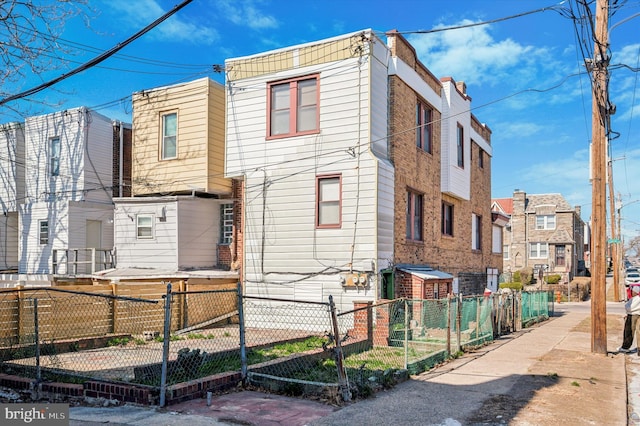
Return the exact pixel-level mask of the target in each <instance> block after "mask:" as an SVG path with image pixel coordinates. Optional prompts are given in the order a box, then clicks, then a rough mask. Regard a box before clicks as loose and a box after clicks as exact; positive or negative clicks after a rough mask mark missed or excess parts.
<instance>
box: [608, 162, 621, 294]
mask: <svg viewBox="0 0 640 426" xmlns="http://www.w3.org/2000/svg"><path fill="white" fill-rule="evenodd" d="M612 163H613V159H612V158H609V159H608V160H607V181H608V184H609V212H610V213H609V214H610V216H611V220H610V222H611V234H610V235H611V265H612V268H613V300H614V301H615V302H619V301H620V268H619V266H618V264H619V263H620V257H619V256H620V248H619V247H620V240H619V237H618V232H617V231H616V208H615V207H616V206H615V203H616V200H615V198H616V196H615V194H614V192H613V166H612Z"/></svg>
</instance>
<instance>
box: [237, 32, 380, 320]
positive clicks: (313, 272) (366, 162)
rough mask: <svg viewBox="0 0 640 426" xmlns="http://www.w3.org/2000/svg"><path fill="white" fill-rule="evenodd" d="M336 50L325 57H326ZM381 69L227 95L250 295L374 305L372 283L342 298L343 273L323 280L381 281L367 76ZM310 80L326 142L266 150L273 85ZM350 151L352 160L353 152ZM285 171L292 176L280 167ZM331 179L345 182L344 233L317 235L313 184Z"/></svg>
mask: <svg viewBox="0 0 640 426" xmlns="http://www.w3.org/2000/svg"><path fill="white" fill-rule="evenodd" d="M376 44H377V43H373V45H376ZM333 48H334V47H333V46H331V45H328V46H326V47H324V49H326V50H325V51H326V52H330V51H331V49H333ZM326 55H327V54H325V56H326ZM325 56H323V57H325ZM326 57H330V55H329V56H326ZM381 59H382V58H374V59H372V61H359V60H358V58H357V57H355V58H349V59H342V60H340V61H337V62H334V63H326V62H325V63H318V64H314V65H311V66H307V67H300V68H297V69H283V70H282V71H281V72H278V73H277V77H276V76H275V74H269V75H262V76H257V77H253V78H247V79H242V80H233V81H232V82H230V83H231V84H232V86H233V87H234V90H233V91H231V92H229V93H228V94H227V110H228V111H233V114H228V115H227V120H228V121H227V145H226V158H225V160H226V161H225V167H226V172H225V174H226V176H228V177H233V176H244V178H245V187H246V191H245V194H244V199H243V203H244V205H243V207H244V230H245V234H244V255H245V259H244V265H245V276H246V281H245V283H246V292H247V294H249V295H270V296H274V297H285V298H292V297H293V298H300V299H304V300H318V301H320V300H322V301H326V300H327V296H328V295H329V294H336V293H337V292H339V293H340V294H341V297H340V301H339V303H340V306H341V308H342V307H344V308H347V307H352V306H353V305H352V301H353V300H355V299H362V298H363V297H364V298H365V299H366V298H369V299H370V300H371V299H373V298H374V297H375V290H376V286H375V282H374V283H373V284H372V285H367V286H366V288H365V289H364V290H362V289H361V291H360V292H359V293H358V292H345V291H344V290H343V289H342V286H341V284H340V280H339V276H338V274H337V273H336V274H331V275H318V274H317V272H318V271H322V270H324V269H326V265H335V267H336V269H338V268H348V266H346V265H348V264H349V263H352V267H353V268H354V269H355V270H366V271H371V272H372V273H373V276H374V279H375V271H372V264H373V267H375V266H376V263H377V260H378V258H377V256H376V248H377V246H376V243H377V235H378V229H377V227H378V223H379V222H378V212H377V207H378V193H377V191H378V187H377V179H378V167H377V163H378V160H377V158H376V157H374V156H372V155H370V154H368V153H367V149H368V147H369V142H370V121H369V118H370V114H371V112H370V110H369V108H370V107H372V105H371V96H372V95H371V93H370V88H371V87H372V86H371V85H370V80H369V73H370V70H369V69H368V67H369V64H370V62H376V61H380V60H381ZM256 60H261V58H260V56H256ZM230 61H233V60H230ZM327 69H331V71H330V72H328V71H326V70H327ZM313 74H318V75H319V81H320V84H319V86H320V93H319V95H320V101H319V105H320V110H319V119H320V129H319V133H317V134H316V133H314V134H312V135H306V136H291V137H287V138H283V139H269V140H265V135H266V134H267V132H266V123H267V112H268V109H267V107H266V99H265V95H264V94H265V92H266V88H267V84H268V83H269V82H271V81H277V80H285V79H292V78H297V77H303V76H305V75H313ZM378 76H379V78H377V79H376V81H378V82H381V86H376V90H382V92H381V93H378V94H377V99H379V100H380V101H381V102H380V105H376V106H375V108H376V111H375V114H380V113H381V112H382V111H383V110H386V94H387V90H386V89H387V88H386V83H382V81H383V80H384V78H383V75H382V74H379V75H378ZM385 77H386V76H385ZM381 125H384V123H382V124H381ZM380 131H381V132H384V133H382V134H381V135H380V136H384V135H386V127H385V129H384V130H380ZM345 144H347V145H345ZM349 147H351V148H352V149H353V154H355V156H354V155H351V154H349V152H347V151H346V149H347V148H349ZM381 152H383V151H381ZM283 162H284V163H286V164H287V167H286V168H283V167H281V166H279V164H282V163H283ZM334 174H340V175H341V177H342V214H341V220H342V225H341V227H340V228H326V229H317V228H316V226H315V208H316V195H315V194H316V190H315V187H316V176H322V175H334ZM391 175H392V173H391ZM265 184H266V186H265ZM389 185H390V188H389V190H390V191H392V189H391V188H393V185H392V184H389ZM265 191H266V196H264V195H265ZM389 198H390V199H391V200H392V199H393V197H392V196H391V197H389ZM390 204H391V205H392V204H393V203H390ZM383 213H384V214H385V215H384V216H383V217H382V218H381V219H382V220H383V221H384V222H387V221H389V220H392V219H391V218H392V217H393V214H392V213H391V212H390V211H389V210H388V209H385V210H384V211H383ZM356 215H357V216H356ZM264 232H267V234H266V235H269V237H267V238H265V237H264V236H265V234H264ZM385 235H386V234H385ZM387 238H388V239H389V241H391V238H390V237H387ZM263 272H267V273H268V274H265V275H263ZM305 274H308V276H307V277H306V278H304V279H302V280H301V279H300V278H301V275H305Z"/></svg>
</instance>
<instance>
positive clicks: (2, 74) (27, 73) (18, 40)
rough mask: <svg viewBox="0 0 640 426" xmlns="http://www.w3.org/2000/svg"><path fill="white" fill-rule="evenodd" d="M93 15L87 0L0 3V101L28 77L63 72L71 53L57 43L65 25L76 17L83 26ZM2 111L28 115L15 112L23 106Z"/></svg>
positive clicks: (23, 114) (5, 0) (23, 113)
mask: <svg viewBox="0 0 640 426" xmlns="http://www.w3.org/2000/svg"><path fill="white" fill-rule="evenodd" d="M93 13H94V11H93V9H91V7H90V6H89V0H27V1H24V0H23V1H20V0H2V1H0V64H1V66H2V68H1V69H2V71H0V98H5V97H7V96H10V95H11V94H12V93H15V92H18V91H19V90H20V89H21V88H22V87H23V86H24V84H25V82H26V81H27V79H28V78H32V77H33V76H38V77H40V76H42V75H43V74H44V73H46V72H51V71H56V70H58V71H59V70H66V69H67V68H68V62H67V61H66V59H65V58H66V57H68V56H69V55H73V54H74V53H75V52H74V51H72V50H71V49H69V48H68V47H66V46H65V45H63V44H60V43H58V39H59V37H60V35H61V34H62V31H63V30H64V27H65V24H66V23H67V22H68V21H69V20H70V19H73V18H75V17H77V16H81V17H82V18H83V20H84V21H85V23H86V22H88V20H89V19H90V17H91V16H92V15H93ZM40 80H42V77H41V78H40ZM36 104H37V103H36ZM5 108H7V109H10V110H11V111H13V113H14V114H15V115H16V116H19V117H24V116H25V115H29V114H30V112H29V111H24V110H20V109H19V108H27V107H25V106H24V104H23V105H22V106H20V107H18V106H16V105H13V106H5Z"/></svg>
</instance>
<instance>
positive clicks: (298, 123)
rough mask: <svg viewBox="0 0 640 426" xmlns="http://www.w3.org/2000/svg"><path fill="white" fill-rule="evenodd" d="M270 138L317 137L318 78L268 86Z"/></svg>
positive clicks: (268, 129) (307, 78)
mask: <svg viewBox="0 0 640 426" xmlns="http://www.w3.org/2000/svg"><path fill="white" fill-rule="evenodd" d="M268 91H269V98H268V104H269V106H268V109H269V120H268V123H267V137H284V136H295V135H304V134H310V133H317V132H318V130H319V127H320V126H319V116H318V77H317V76H313V77H311V78H309V77H305V78H302V79H296V80H289V81H284V82H277V83H271V84H269V86H268Z"/></svg>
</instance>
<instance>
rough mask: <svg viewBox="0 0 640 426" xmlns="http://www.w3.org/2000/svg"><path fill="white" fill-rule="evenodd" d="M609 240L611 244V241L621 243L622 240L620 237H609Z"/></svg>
mask: <svg viewBox="0 0 640 426" xmlns="http://www.w3.org/2000/svg"><path fill="white" fill-rule="evenodd" d="M607 242H608V243H609V244H611V243H619V242H620V238H609V239H608V240H607Z"/></svg>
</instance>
